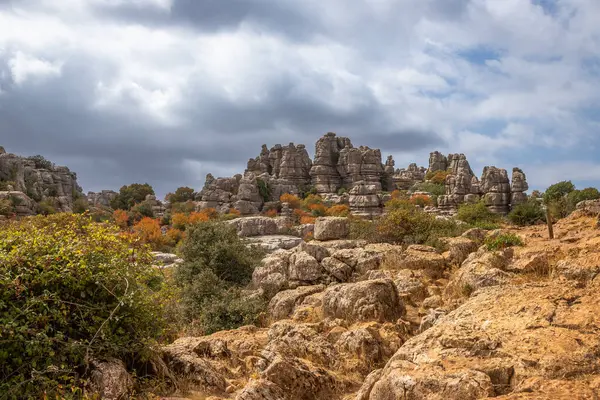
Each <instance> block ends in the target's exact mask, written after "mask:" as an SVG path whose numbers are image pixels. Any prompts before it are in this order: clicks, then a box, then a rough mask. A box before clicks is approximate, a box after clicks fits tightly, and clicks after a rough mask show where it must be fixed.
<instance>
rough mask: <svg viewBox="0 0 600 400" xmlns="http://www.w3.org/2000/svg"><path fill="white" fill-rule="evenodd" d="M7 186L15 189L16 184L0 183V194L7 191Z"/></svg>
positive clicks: (10, 182)
mask: <svg viewBox="0 0 600 400" xmlns="http://www.w3.org/2000/svg"><path fill="white" fill-rule="evenodd" d="M9 186H12V188H13V189H15V188H16V187H17V184H16V183H15V182H14V181H0V192H4V191H7V190H8V187H9Z"/></svg>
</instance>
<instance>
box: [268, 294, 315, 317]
mask: <svg viewBox="0 0 600 400" xmlns="http://www.w3.org/2000/svg"><path fill="white" fill-rule="evenodd" d="M323 290H325V286H324V285H315V286H300V287H298V288H296V289H293V290H285V291H283V292H279V293H277V294H276V295H275V297H273V298H272V299H271V302H270V303H269V316H270V317H271V319H273V320H275V321H277V320H280V319H284V318H288V317H289V316H291V315H292V313H293V312H294V308H295V307H296V306H297V305H299V304H301V303H302V301H303V300H304V299H305V298H306V297H308V296H310V295H311V294H315V293H319V292H322V291H323Z"/></svg>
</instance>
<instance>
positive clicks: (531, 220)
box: [508, 199, 546, 226]
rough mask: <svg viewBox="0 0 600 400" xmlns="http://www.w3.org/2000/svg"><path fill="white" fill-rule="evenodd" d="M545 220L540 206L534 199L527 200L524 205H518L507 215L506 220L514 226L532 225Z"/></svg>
mask: <svg viewBox="0 0 600 400" xmlns="http://www.w3.org/2000/svg"><path fill="white" fill-rule="evenodd" d="M545 218H546V216H545V213H544V210H543V209H542V205H541V204H540V202H539V201H537V200H536V199H529V201H527V202H526V203H523V204H519V205H517V206H515V207H513V209H512V210H511V212H510V213H509V214H508V219H509V221H510V222H512V223H513V224H515V225H519V226H526V225H534V224H536V223H537V222H538V221H543V220H544V219H545Z"/></svg>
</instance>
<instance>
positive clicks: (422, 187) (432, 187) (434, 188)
mask: <svg viewBox="0 0 600 400" xmlns="http://www.w3.org/2000/svg"><path fill="white" fill-rule="evenodd" d="M411 190H412V191H413V192H427V193H431V194H432V195H433V196H443V195H444V194H446V186H444V184H443V183H442V184H438V183H433V182H422V183H417V184H416V185H414V186H413V187H412V188H411Z"/></svg>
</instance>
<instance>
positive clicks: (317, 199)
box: [302, 194, 323, 210]
mask: <svg viewBox="0 0 600 400" xmlns="http://www.w3.org/2000/svg"><path fill="white" fill-rule="evenodd" d="M322 203H323V198H322V197H321V196H319V195H318V194H309V195H308V196H306V198H305V199H304V200H302V207H303V208H305V209H307V210H308V209H310V206H311V205H313V204H322Z"/></svg>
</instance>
